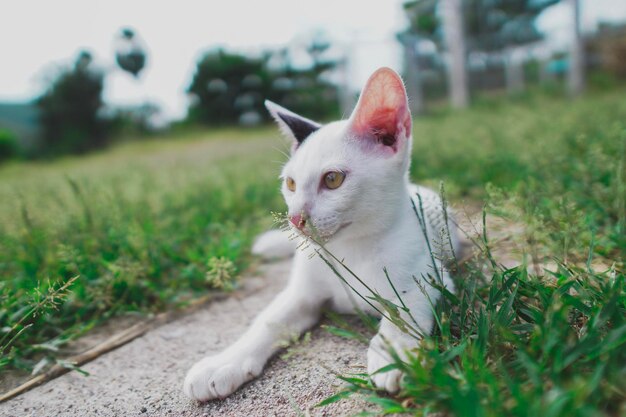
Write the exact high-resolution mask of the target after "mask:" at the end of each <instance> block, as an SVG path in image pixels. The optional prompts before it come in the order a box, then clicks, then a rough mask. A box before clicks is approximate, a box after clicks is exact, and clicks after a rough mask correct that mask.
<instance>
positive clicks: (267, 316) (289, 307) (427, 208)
mask: <svg viewBox="0 0 626 417" xmlns="http://www.w3.org/2000/svg"><path fill="white" fill-rule="evenodd" d="M266 106H267V108H268V110H269V111H270V112H271V114H272V116H273V117H274V118H275V119H276V121H277V122H278V124H279V126H280V128H281V130H282V131H283V132H284V133H285V134H286V135H288V136H289V137H290V138H292V139H293V146H292V155H291V158H290V160H289V161H288V162H287V164H286V165H285V166H284V168H283V171H282V174H281V178H282V180H283V184H282V193H283V195H284V197H285V201H286V202H287V206H288V207H289V212H288V213H289V219H290V222H291V226H292V228H293V230H295V231H297V232H298V233H299V234H301V235H311V234H312V233H314V235H315V236H317V237H318V238H320V239H322V240H323V241H324V242H325V244H324V248H325V250H328V251H329V252H330V253H332V254H333V255H335V256H336V257H337V259H340V260H342V261H343V262H344V263H345V265H347V266H349V267H350V269H351V270H352V271H353V272H354V273H355V275H356V276H358V277H359V278H360V279H361V280H362V283H361V282H359V281H358V280H357V279H356V278H355V277H354V276H352V275H350V274H348V273H344V274H343V276H344V277H345V278H346V280H347V284H350V286H352V287H353V288H354V289H355V290H356V291H357V292H360V293H361V294H362V295H364V296H369V295H371V292H370V290H368V289H367V288H366V287H365V286H364V285H363V284H366V285H367V286H368V287H369V288H370V289H371V290H373V291H376V292H378V293H379V294H380V295H381V296H383V297H384V298H386V299H388V300H391V301H393V302H395V303H396V304H398V305H400V301H399V300H398V297H397V295H396V292H395V291H394V289H393V288H392V286H391V285H390V284H389V281H388V280H387V278H386V276H385V273H384V272H383V267H386V268H387V270H388V275H389V277H390V279H391V281H392V282H393V284H394V286H395V290H396V291H397V292H398V294H401V298H402V301H403V302H404V303H405V304H406V307H408V309H409V310H410V314H411V316H412V317H410V316H409V315H406V314H405V315H404V318H405V319H406V321H407V322H408V323H412V322H413V319H415V321H416V322H417V324H418V325H419V327H420V329H422V330H423V332H426V333H428V332H430V331H431V330H432V326H433V313H432V311H431V302H435V301H436V300H437V299H438V297H439V293H438V291H437V290H435V289H434V288H433V287H432V286H431V285H429V284H427V283H426V282H425V281H426V280H427V279H429V278H427V277H428V276H429V275H430V276H436V275H437V273H438V274H439V276H440V278H441V279H442V281H443V284H444V285H446V286H447V288H448V289H449V290H450V291H453V284H452V281H451V279H450V277H449V274H448V272H447V271H446V270H445V269H444V267H443V266H442V265H441V262H440V261H439V260H437V259H433V257H432V256H431V252H430V251H429V249H428V244H427V241H426V239H425V236H424V233H423V230H422V228H421V227H420V223H419V221H418V217H417V216H416V213H415V211H414V207H413V204H415V205H416V206H417V208H418V211H419V210H420V209H419V208H420V202H419V199H421V207H422V208H423V212H424V217H425V219H426V220H425V223H426V229H427V232H428V236H429V237H431V238H438V237H439V236H441V231H442V229H446V226H445V216H444V213H443V208H442V204H441V201H440V199H439V197H438V195H437V193H435V192H433V191H432V190H429V189H427V188H423V187H420V186H416V185H413V184H410V183H409V175H408V174H409V164H410V155H411V142H412V137H411V115H410V112H409V107H408V101H407V96H406V91H405V88H404V84H403V83H402V80H401V79H400V77H399V76H398V75H397V74H396V73H395V72H394V71H393V70H391V69H389V68H381V69H379V70H377V71H376V72H375V73H374V74H373V75H372V76H371V77H370V79H369V80H368V82H367V84H366V86H365V88H364V89H363V91H362V93H361V96H360V99H359V101H358V103H357V106H356V108H355V110H354V112H353V113H352V115H351V117H350V119H348V120H343V121H339V122H334V123H330V124H327V125H323V126H322V125H320V124H318V123H315V122H313V121H311V120H308V119H306V118H304V117H301V116H299V115H296V114H294V113H292V112H290V111H288V110H286V109H284V108H282V107H280V106H278V105H276V104H274V103H271V102H266ZM418 194H419V196H420V197H419V198H418V197H417V195H418ZM412 202H413V203H412ZM448 223H449V224H448V226H447V229H448V230H449V231H450V232H451V233H450V235H451V236H449V238H446V239H444V240H446V242H448V241H449V242H452V247H453V248H455V249H456V246H458V245H457V239H456V230H455V228H454V225H453V224H452V222H450V221H448ZM432 240H435V239H432ZM438 240H441V239H438ZM443 246H444V245H438V244H434V243H433V244H431V247H432V248H433V250H443V252H444V253H442V254H440V255H443V256H449V255H450V254H451V252H452V251H450V245H448V246H447V248H448V249H447V250H445V249H436V248H443ZM435 247H436V248H435ZM319 248H320V247H319V246H318V245H316V244H315V243H312V244H311V245H310V246H309V248H308V249H304V250H295V244H294V243H293V242H292V241H290V240H289V239H288V233H285V232H279V231H274V232H268V233H266V234H264V235H262V236H261V237H260V238H259V239H258V240H257V242H256V243H255V245H254V248H253V252H255V253H257V254H261V255H265V256H276V255H279V256H280V255H283V254H285V253H292V252H294V250H295V259H294V261H293V268H292V271H291V276H290V279H289V283H288V285H287V288H285V289H284V290H283V291H282V292H281V293H280V294H279V295H278V296H277V297H276V298H275V299H274V301H273V302H272V303H271V304H270V305H269V306H268V307H267V308H266V309H265V310H263V311H262V312H260V314H259V316H258V317H257V318H256V320H255V321H254V323H253V324H252V325H251V326H250V328H249V329H248V331H246V333H245V334H244V335H243V336H241V337H240V338H239V340H237V341H236V342H235V343H234V344H233V345H231V346H230V347H229V348H227V349H226V350H225V351H223V352H221V353H219V354H217V355H215V356H210V357H206V358H204V359H202V360H201V361H199V362H198V363H196V364H195V365H194V366H193V367H192V368H191V370H190V371H189V373H188V374H187V377H186V378H185V383H184V391H185V393H186V394H187V395H188V396H189V397H191V398H193V399H195V400H199V401H206V400H211V399H214V398H224V397H226V396H228V395H230V394H231V393H232V392H234V391H235V390H236V389H237V388H239V387H240V386H241V385H242V384H243V383H245V382H247V381H249V380H251V379H253V378H255V377H256V376H258V375H259V374H260V373H261V371H262V370H263V367H264V366H265V363H266V362H267V361H268V359H269V358H270V357H271V356H272V355H273V354H274V353H275V352H276V351H277V350H278V349H279V343H278V342H279V341H282V340H285V339H287V337H286V335H290V334H291V335H293V334H294V333H295V334H300V333H302V332H303V331H305V330H307V329H308V328H310V327H311V326H313V325H314V324H315V323H316V322H317V321H318V319H319V318H320V311H321V309H322V308H323V307H324V308H330V309H333V310H335V311H337V312H340V313H350V312H354V311H355V310H356V309H360V310H361V311H364V312H366V313H368V314H374V315H379V316H380V314H378V312H377V311H376V309H374V308H373V307H372V306H371V305H370V304H368V303H367V302H366V301H364V300H363V299H362V298H361V297H359V296H358V295H357V294H355V293H354V292H353V291H352V290H351V289H350V288H349V287H348V285H347V284H346V283H344V282H342V281H341V280H340V279H339V278H338V277H337V276H336V275H335V273H333V271H332V270H331V269H330V268H329V266H328V265H327V264H326V263H325V262H324V261H323V260H322V259H321V258H320V256H318V255H316V256H313V257H311V252H312V251H314V250H315V249H319ZM328 257H330V256H327V258H328ZM441 259H443V258H441ZM332 262H333V263H334V264H335V266H336V267H337V269H339V270H341V271H342V272H345V270H344V269H342V268H341V266H339V265H338V263H337V262H336V261H332ZM435 268H436V269H437V271H435ZM416 280H417V282H420V284H421V285H419V286H418V285H417V284H416ZM420 286H421V287H422V288H421V289H420ZM426 294H427V295H426ZM429 297H430V301H429V300H428V298H429ZM403 314H404V313H403ZM417 343H418V341H417V339H416V338H414V337H411V336H410V335H408V334H406V333H405V332H402V331H400V330H399V329H398V328H397V327H396V326H395V325H394V324H393V323H391V322H390V321H389V320H387V319H386V318H382V320H381V323H380V328H379V330H378V333H377V334H376V336H375V337H374V338H373V339H372V340H371V342H370V345H369V349H368V351H367V368H368V372H369V373H370V374H373V373H374V372H375V371H377V370H378V369H380V368H382V367H384V366H386V365H389V364H390V363H392V358H391V356H390V355H389V353H388V352H389V348H393V349H395V351H396V352H398V354H400V355H404V354H405V353H406V351H408V350H410V349H412V348H414V347H415V346H416V344H417ZM401 378H402V374H401V372H400V371H398V370H391V371H388V372H381V373H376V374H373V375H372V380H373V382H374V384H375V385H376V386H377V387H380V388H384V389H386V390H387V391H389V392H396V391H397V390H398V389H399V384H400V382H401Z"/></svg>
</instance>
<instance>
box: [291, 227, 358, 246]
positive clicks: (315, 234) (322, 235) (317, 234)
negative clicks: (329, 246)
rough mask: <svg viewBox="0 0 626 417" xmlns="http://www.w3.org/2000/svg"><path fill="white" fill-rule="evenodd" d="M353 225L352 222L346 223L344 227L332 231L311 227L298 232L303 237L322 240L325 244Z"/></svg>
mask: <svg viewBox="0 0 626 417" xmlns="http://www.w3.org/2000/svg"><path fill="white" fill-rule="evenodd" d="M351 224H352V222H346V223H343V224H342V225H340V226H339V227H337V228H333V229H330V230H323V229H320V228H316V227H310V226H308V225H307V226H306V227H304V228H302V229H298V232H299V233H301V234H302V235H304V236H306V237H310V238H313V239H321V240H323V241H324V242H328V241H329V240H330V239H331V238H333V237H334V236H336V235H337V234H338V233H339V232H341V231H342V230H344V229H345V228H347V227H348V226H350V225H351Z"/></svg>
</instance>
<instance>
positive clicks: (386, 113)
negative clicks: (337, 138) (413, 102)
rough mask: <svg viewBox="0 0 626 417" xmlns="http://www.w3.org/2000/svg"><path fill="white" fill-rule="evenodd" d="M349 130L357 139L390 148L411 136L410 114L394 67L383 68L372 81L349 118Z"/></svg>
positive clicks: (370, 79) (402, 86) (370, 80)
mask: <svg viewBox="0 0 626 417" xmlns="http://www.w3.org/2000/svg"><path fill="white" fill-rule="evenodd" d="M350 128H351V130H352V133H353V134H354V135H355V136H357V137H358V138H362V139H364V140H369V141H372V142H374V143H376V144H380V145H383V146H388V147H390V148H391V149H393V151H394V152H395V151H397V150H398V148H399V145H400V144H401V143H399V141H403V140H404V141H407V140H408V139H409V138H410V136H411V112H410V110H409V103H408V99H407V95H406V90H405V89H404V83H403V82H402V79H401V78H400V76H399V75H398V74H397V73H396V72H395V71H394V70H392V69H391V68H380V69H378V70H376V72H374V74H372V76H371V77H370V78H369V80H368V81H367V83H366V84H365V87H364V88H363V91H362V92H361V96H360V97H359V101H358V103H357V105H356V108H355V109H354V112H353V113H352V116H350Z"/></svg>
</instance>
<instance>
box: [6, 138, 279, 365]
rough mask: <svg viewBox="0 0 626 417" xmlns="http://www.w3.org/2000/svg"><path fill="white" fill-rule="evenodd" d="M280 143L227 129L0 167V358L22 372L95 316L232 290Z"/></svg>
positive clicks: (274, 205) (266, 202)
mask: <svg viewBox="0 0 626 417" xmlns="http://www.w3.org/2000/svg"><path fill="white" fill-rule="evenodd" d="M281 145H282V142H281V141H280V140H279V139H278V138H277V135H276V134H275V133H274V131H273V130H269V129H268V130H262V131H254V132H246V131H243V132H241V131H228V130H226V131H219V132H213V133H204V134H195V135H190V136H189V137H182V138H176V139H174V138H169V139H164V140H161V141H153V142H147V143H129V144H126V145H123V146H121V147H117V148H115V149H112V150H110V151H107V152H103V153H101V154H94V155H91V156H87V157H83V158H67V159H64V160H59V161H56V162H52V163H17V164H13V165H8V166H4V167H1V169H0V202H1V203H0V277H1V280H0V329H2V333H3V334H0V338H1V339H2V344H1V345H0V348H1V349H2V356H1V358H2V361H1V362H0V364H1V365H3V366H5V367H7V368H21V369H26V370H30V369H32V368H33V366H35V365H36V362H37V361H39V360H41V359H42V358H43V359H48V361H50V359H51V358H54V357H56V356H58V355H59V352H58V350H59V349H61V348H62V346H63V345H64V344H65V343H66V342H67V341H68V340H71V339H72V338H75V337H76V336H77V335H80V334H81V333H83V332H84V331H85V330H88V329H89V328H90V327H91V326H93V325H94V324H96V323H97V322H100V321H102V320H106V319H108V318H110V317H113V316H115V315H119V314H122V313H126V312H134V311H140V312H153V311H158V310H163V309H165V308H169V307H175V306H178V305H181V304H184V303H185V302H187V301H188V300H190V299H192V298H194V297H197V296H198V295H199V294H203V293H205V292H206V291H207V290H209V289H212V288H223V287H227V288H228V287H231V286H232V278H233V277H234V276H235V275H236V272H235V271H236V270H237V271H241V270H243V269H245V268H246V266H247V265H248V262H249V260H250V258H249V256H248V255H247V249H248V247H249V245H250V242H251V240H252V238H253V237H254V236H255V235H256V234H257V233H259V232H260V231H262V229H263V228H265V227H268V226H269V225H270V220H269V218H268V217H269V216H268V215H267V213H268V211H269V210H272V209H278V208H279V207H280V203H281V201H280V198H279V194H278V193H277V185H276V180H275V179H276V176H277V174H276V173H277V170H278V164H277V163H276V162H275V161H278V160H281V159H283V157H282V156H281V154H280V152H278V151H277V148H278V149H280V148H281ZM282 147H286V146H282ZM72 279H75V280H74V282H73V283H72V284H71V285H70V286H69V288H67V289H66V290H67V291H65V292H64V293H65V295H64V298H63V299H62V300H57V301H58V302H54V303H43V304H42V305H39V300H40V298H41V294H50V293H54V292H55V291H57V290H58V289H59V288H61V287H63V286H64V285H65V283H67V282H68V280H72ZM34 306H38V307H37V308H36V311H35V312H32V313H30V311H31V310H32V309H33V307H34ZM61 353H62V352H61Z"/></svg>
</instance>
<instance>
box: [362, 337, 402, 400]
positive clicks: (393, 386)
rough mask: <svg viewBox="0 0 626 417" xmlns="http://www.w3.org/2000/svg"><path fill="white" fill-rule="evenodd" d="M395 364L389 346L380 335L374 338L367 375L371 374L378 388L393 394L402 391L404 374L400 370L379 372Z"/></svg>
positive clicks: (370, 347) (371, 343)
mask: <svg viewBox="0 0 626 417" xmlns="http://www.w3.org/2000/svg"><path fill="white" fill-rule="evenodd" d="M392 363H394V360H393V358H392V357H391V355H390V354H389V346H388V344H386V343H385V342H384V341H383V339H382V338H381V337H380V335H376V336H374V338H373V339H372V341H371V342H370V346H369V348H368V349H367V373H368V374H370V378H372V382H374V385H375V386H376V387H377V388H381V389H384V390H385V391H387V392H389V393H391V394H393V393H396V392H398V391H399V390H400V382H402V377H403V373H402V372H401V371H399V370H398V369H391V370H388V371H383V372H377V371H379V370H380V369H382V368H384V367H386V366H388V365H391V364H392Z"/></svg>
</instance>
